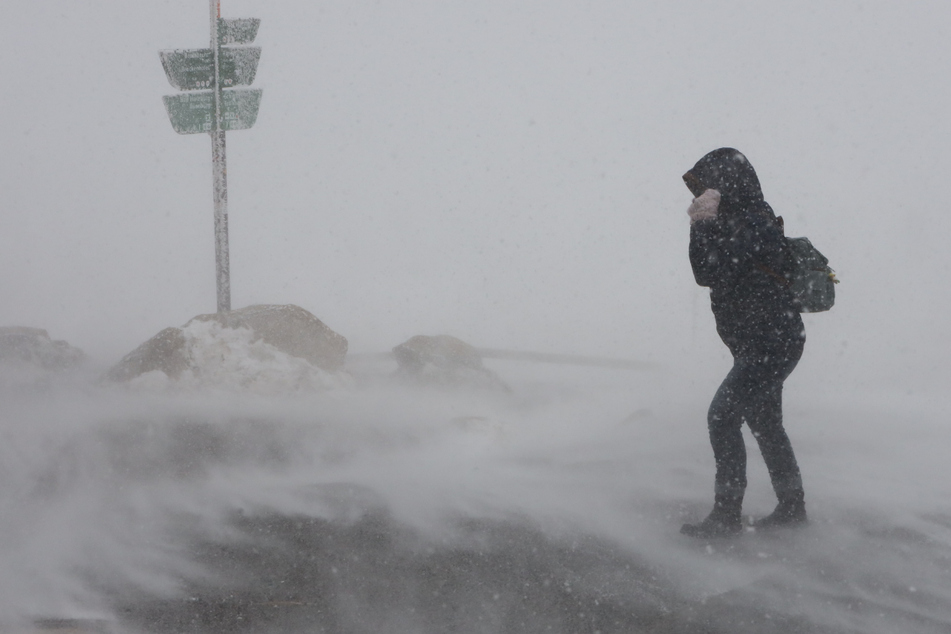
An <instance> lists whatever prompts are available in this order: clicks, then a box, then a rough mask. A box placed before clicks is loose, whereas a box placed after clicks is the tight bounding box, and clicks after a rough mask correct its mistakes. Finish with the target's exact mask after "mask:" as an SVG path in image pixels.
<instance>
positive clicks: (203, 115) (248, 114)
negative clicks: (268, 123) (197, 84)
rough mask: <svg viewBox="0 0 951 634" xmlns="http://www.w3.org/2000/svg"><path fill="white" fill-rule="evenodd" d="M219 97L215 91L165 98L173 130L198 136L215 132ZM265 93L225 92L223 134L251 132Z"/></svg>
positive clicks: (223, 99) (248, 91) (222, 105)
mask: <svg viewBox="0 0 951 634" xmlns="http://www.w3.org/2000/svg"><path fill="white" fill-rule="evenodd" d="M214 98H215V94H214V92H213V91H211V90H203V91H201V92H186V93H184V94H181V95H167V96H165V97H162V100H163V101H165V109H166V110H167V111H168V118H169V119H170V120H171V121H172V127H173V128H175V131H176V132H178V133H179V134H198V133H201V132H211V131H212V121H213V120H214V118H215V103H214ZM260 105H261V90H243V89H236V90H222V91H221V120H220V122H219V125H218V129H219V130H221V131H226V130H227V131H230V130H247V129H248V128H250V127H251V126H253V125H254V122H255V121H256V120H257V118H258V106H260Z"/></svg>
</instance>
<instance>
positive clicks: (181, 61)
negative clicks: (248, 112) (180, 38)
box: [159, 46, 261, 90]
mask: <svg viewBox="0 0 951 634" xmlns="http://www.w3.org/2000/svg"><path fill="white" fill-rule="evenodd" d="M219 50H220V51H221V52H220V54H219V55H220V57H219V60H218V79H219V81H220V82H221V86H222V88H230V87H232V86H250V85H251V84H253V83H254V76H255V75H256V74H257V71H258V60H260V59H261V49H260V48H259V47H257V46H249V47H242V48H225V47H222V48H221V49H219ZM159 56H160V57H161V58H162V66H163V67H164V68H165V74H166V75H167V76H168V82H169V83H170V84H172V86H173V87H175V88H178V89H179V90H203V89H204V90H207V89H209V88H211V87H212V84H213V83H214V81H215V54H214V52H213V51H212V50H211V49H210V48H193V49H178V50H174V51H159Z"/></svg>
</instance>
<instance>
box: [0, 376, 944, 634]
mask: <svg viewBox="0 0 951 634" xmlns="http://www.w3.org/2000/svg"><path fill="white" fill-rule="evenodd" d="M492 368H493V369H495V370H496V371H498V372H499V374H500V375H501V376H502V377H503V378H504V379H505V381H506V382H507V383H509V384H510V385H511V386H512V388H513V389H512V393H510V394H499V393H493V392H488V391H472V392H465V391H459V390H442V389H423V388H407V387H405V386H393V385H390V384H388V383H387V382H386V381H384V380H382V373H380V374H378V375H377V376H376V380H362V381H361V380H358V381H356V382H355V384H354V385H351V386H349V387H343V388H339V389H335V390H330V391H325V392H323V393H320V394H316V395H310V396H308V395H297V396H284V397H273V396H248V395H238V394H232V395H230V396H224V395H223V394H222V393H221V392H218V393H216V394H214V395H207V394H206V395H202V394H201V393H194V392H193V393H181V392H179V393H171V394H169V393H164V394H156V393H152V392H149V391H142V390H128V389H116V388H102V387H91V386H90V385H89V384H87V383H82V382H80V383H77V384H66V383H65V382H64V383H61V384H56V385H53V386H45V387H44V388H42V391H38V392H33V393H25V392H22V391H21V392H19V393H15V394H5V395H4V398H3V399H2V400H0V416H2V418H3V420H4V425H3V426H2V427H0V621H2V622H3V623H4V624H6V626H7V627H10V628H16V627H20V626H19V625H17V624H18V623H20V624H22V623H24V622H29V621H36V620H40V621H39V622H40V623H43V622H46V623H63V622H64V621H42V619H92V620H96V619H101V620H102V621H103V622H105V623H106V626H105V627H107V629H108V628H111V629H112V630H113V631H117V632H136V631H150V632H180V631H193V632H225V631H229V632H233V631H249V632H250V631H254V632H305V631H307V632H314V631H326V632H375V633H377V632H400V633H405V632H637V631H641V632H758V633H759V632H856V633H858V632H862V633H864V634H870V633H871V634H874V633H883V634H884V633H888V634H892V633H894V632H947V631H949V630H951V481H949V479H948V478H947V477H945V473H946V464H947V458H946V454H947V447H948V444H949V443H948V437H949V435H951V432H949V431H948V430H947V416H946V414H945V412H946V411H947V408H948V406H949V398H947V397H945V398H929V397H926V396H922V395H898V394H887V393H878V394H867V395H858V394H855V393H852V394H850V395H848V396H843V395H836V394H835V393H834V392H832V391H829V392H827V393H826V396H821V397H816V396H815V394H816V393H818V392H815V391H810V390H807V389H802V388H801V387H800V386H799V384H791V385H790V386H789V388H788V389H787V404H786V419H787V427H788V430H789V432H790V435H791V437H792V439H793V444H794V447H795V449H796V451H797V453H798V456H799V459H800V463H801V466H802V470H803V475H804V480H805V484H806V491H807V502H808V505H809V511H810V514H811V519H812V522H811V525H810V526H809V527H807V528H805V529H803V530H799V531H794V532H785V533H783V532H779V533H773V534H767V535H761V534H756V533H752V532H750V533H746V534H744V535H742V536H741V537H740V538H738V539H734V540H727V541H720V542H711V543H706V542H699V541H696V540H692V539H689V538H686V537H683V536H681V535H679V533H678V529H679V526H680V524H681V523H682V522H683V521H686V520H690V519H693V518H696V517H698V516H700V515H701V514H703V513H705V512H706V511H707V510H708V507H709V503H710V501H711V500H710V498H711V488H712V482H711V481H712V469H713V465H712V457H711V455H710V449H709V446H708V444H707V440H706V432H705V423H704V413H705V409H706V405H707V400H708V399H709V396H710V395H711V394H712V391H713V390H714V389H715V388H716V384H715V383H712V384H710V385H701V386H699V387H697V386H693V387H691V389H690V390H684V389H683V386H684V383H683V377H681V376H677V373H676V372H673V371H671V370H666V369H658V370H656V371H651V372H619V371H613V370H612V371H609V370H598V369H579V368H566V367H546V366H538V365H529V364H524V365H522V364H519V363H514V362H503V361H498V362H494V363H493V364H492ZM794 376H795V375H794ZM357 378H358V379H359V378H360V376H359V374H358V376H357ZM364 378H366V377H364ZM684 392H688V393H684ZM807 397H808V398H807ZM750 446H751V451H750V456H751V459H750V482H751V484H750V489H749V492H748V496H747V503H746V509H745V512H747V513H749V514H753V515H759V514H765V513H767V512H769V511H770V510H771V508H772V505H773V504H774V500H773V497H772V494H771V492H770V490H769V486H768V480H767V476H766V472H765V468H764V466H763V464H762V461H761V460H760V458H759V456H758V453H757V452H756V450H755V448H754V447H753V445H752V444H750ZM14 631H16V630H15V629H14Z"/></svg>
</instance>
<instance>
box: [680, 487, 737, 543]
mask: <svg viewBox="0 0 951 634" xmlns="http://www.w3.org/2000/svg"><path fill="white" fill-rule="evenodd" d="M742 508H743V496H742V495H740V496H739V497H736V496H725V495H717V496H716V500H715V502H714V503H713V510H712V511H711V512H710V515H708V516H707V517H706V519H704V520H703V521H702V522H700V523H698V524H684V525H683V526H681V527H680V532H681V533H683V534H684V535H689V536H690V537H700V538H708V537H729V536H730V535H738V534H739V533H741V532H743V520H742V518H741V516H740V510H741V509H742Z"/></svg>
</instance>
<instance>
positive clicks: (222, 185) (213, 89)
mask: <svg viewBox="0 0 951 634" xmlns="http://www.w3.org/2000/svg"><path fill="white" fill-rule="evenodd" d="M208 13H209V18H210V23H211V32H210V36H211V37H209V38H208V48H195V49H178V50H174V51H160V52H159V56H160V57H161V59H162V66H163V67H164V68H165V74H166V75H167V76H168V81H169V83H170V84H172V86H174V87H175V88H177V89H179V90H186V91H190V92H185V93H181V94H177V95H168V96H165V97H162V99H163V100H164V102H165V110H166V111H167V112H168V118H169V120H170V121H171V122H172V127H173V128H174V129H175V131H176V132H178V133H179V134H199V133H207V134H208V135H209V136H210V137H211V165H212V175H213V181H212V193H213V195H214V201H215V282H216V284H215V286H216V287H217V294H218V312H219V313H226V312H228V311H230V310H231V265H230V255H229V247H228V178H227V175H228V167H227V165H228V163H227V158H226V156H225V155H226V151H225V147H226V146H225V132H228V131H231V130H247V129H248V128H250V127H251V126H253V125H254V122H255V121H256V120H257V118H258V107H259V106H260V105H261V90H251V89H247V88H235V86H248V85H250V84H252V83H253V82H254V76H255V75H256V74H257V69H258V61H259V60H260V59H261V49H260V48H258V47H256V46H254V47H252V46H244V45H245V44H250V43H251V42H253V41H254V38H255V37H257V34H258V27H259V26H260V25H261V21H260V20H259V19H257V18H239V19H230V20H226V19H222V17H221V0H208ZM233 45H237V46H233Z"/></svg>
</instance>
